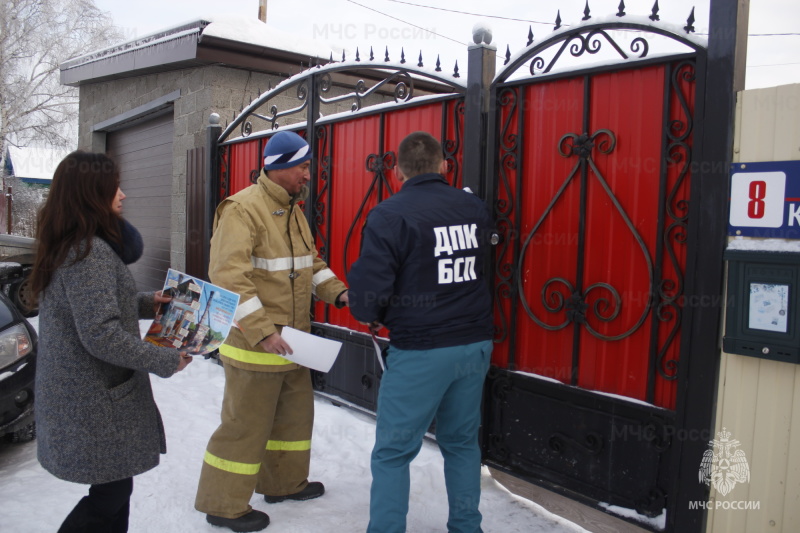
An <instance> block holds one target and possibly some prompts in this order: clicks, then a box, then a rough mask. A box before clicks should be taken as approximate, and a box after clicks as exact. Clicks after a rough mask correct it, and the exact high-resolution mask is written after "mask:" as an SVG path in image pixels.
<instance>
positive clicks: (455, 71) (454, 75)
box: [453, 59, 461, 78]
mask: <svg viewBox="0 0 800 533" xmlns="http://www.w3.org/2000/svg"><path fill="white" fill-rule="evenodd" d="M453 77H454V78H460V77H461V74H459V73H458V60H457V59H456V68H454V69H453Z"/></svg>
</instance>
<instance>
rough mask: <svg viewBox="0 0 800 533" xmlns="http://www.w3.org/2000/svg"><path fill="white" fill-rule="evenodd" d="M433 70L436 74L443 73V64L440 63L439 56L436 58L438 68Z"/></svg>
mask: <svg viewBox="0 0 800 533" xmlns="http://www.w3.org/2000/svg"><path fill="white" fill-rule="evenodd" d="M433 70H435V71H436V72H441V71H442V64H441V63H440V62H439V56H438V55H437V56H436V68H435V69H433Z"/></svg>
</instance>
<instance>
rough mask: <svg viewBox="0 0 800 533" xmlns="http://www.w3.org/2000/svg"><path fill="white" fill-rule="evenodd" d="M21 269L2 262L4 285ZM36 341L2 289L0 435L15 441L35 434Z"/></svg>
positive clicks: (0, 309) (26, 439) (34, 333)
mask: <svg viewBox="0 0 800 533" xmlns="http://www.w3.org/2000/svg"><path fill="white" fill-rule="evenodd" d="M21 268H22V267H21V266H20V265H19V264H16V263H0V284H1V285H5V283H4V282H5V281H7V280H9V279H11V278H13V276H15V275H16V274H17V271H18V270H21ZM37 341H38V337H37V335H36V330H34V329H33V326H31V325H30V323H28V321H27V320H25V317H23V316H22V314H21V313H20V311H19V310H18V309H17V308H16V307H15V306H14V304H12V303H11V301H10V300H9V298H8V297H7V296H6V294H5V292H3V291H0V437H2V438H5V439H7V440H10V441H12V442H24V441H29V440H31V439H33V438H34V437H35V436H36V426H35V424H34V420H33V381H34V377H35V375H36V344H37Z"/></svg>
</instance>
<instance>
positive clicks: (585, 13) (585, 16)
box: [581, 0, 592, 20]
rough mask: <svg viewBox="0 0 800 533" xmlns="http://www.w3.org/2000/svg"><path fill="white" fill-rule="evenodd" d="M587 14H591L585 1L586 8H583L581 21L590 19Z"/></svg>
mask: <svg viewBox="0 0 800 533" xmlns="http://www.w3.org/2000/svg"><path fill="white" fill-rule="evenodd" d="M589 13H591V10H590V9H589V0H586V7H584V8H583V18H582V19H581V20H589V19H590V18H592V16H591V15H590V14H589Z"/></svg>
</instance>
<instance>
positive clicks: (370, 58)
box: [369, 46, 375, 61]
mask: <svg viewBox="0 0 800 533" xmlns="http://www.w3.org/2000/svg"><path fill="white" fill-rule="evenodd" d="M369 60H370V61H375V55H374V54H373V53H372V47H371V46H370V47H369Z"/></svg>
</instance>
